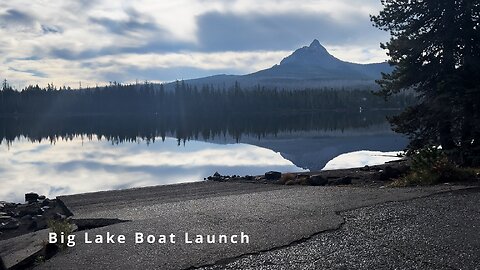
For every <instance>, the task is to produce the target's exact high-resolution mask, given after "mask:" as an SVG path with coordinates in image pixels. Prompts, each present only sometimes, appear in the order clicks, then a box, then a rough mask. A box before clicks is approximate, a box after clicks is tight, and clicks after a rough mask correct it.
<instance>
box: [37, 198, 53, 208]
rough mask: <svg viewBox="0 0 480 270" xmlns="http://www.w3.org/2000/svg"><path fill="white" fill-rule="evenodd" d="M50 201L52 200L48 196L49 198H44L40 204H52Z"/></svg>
mask: <svg viewBox="0 0 480 270" xmlns="http://www.w3.org/2000/svg"><path fill="white" fill-rule="evenodd" d="M50 202H51V201H50V200H49V199H48V198H47V199H44V200H43V201H41V203H40V204H41V205H42V206H47V205H49V204H50Z"/></svg>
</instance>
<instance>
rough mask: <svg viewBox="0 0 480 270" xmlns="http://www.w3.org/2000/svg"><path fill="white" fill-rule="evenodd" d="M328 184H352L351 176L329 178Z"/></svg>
mask: <svg viewBox="0 0 480 270" xmlns="http://www.w3.org/2000/svg"><path fill="white" fill-rule="evenodd" d="M328 184H329V185H331V186H339V185H350V184H352V178H351V177H350V176H345V177H342V178H338V179H334V180H330V181H328Z"/></svg>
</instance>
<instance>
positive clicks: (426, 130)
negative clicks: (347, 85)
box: [371, 0, 480, 157]
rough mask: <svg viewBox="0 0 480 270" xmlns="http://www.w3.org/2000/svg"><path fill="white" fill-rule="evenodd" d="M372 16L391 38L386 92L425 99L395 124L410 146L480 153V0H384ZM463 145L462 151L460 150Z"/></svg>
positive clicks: (382, 91)
mask: <svg viewBox="0 0 480 270" xmlns="http://www.w3.org/2000/svg"><path fill="white" fill-rule="evenodd" d="M382 5H383V10H382V11H381V12H380V14H379V15H377V16H372V17H371V19H372V21H373V23H374V25H375V26H376V27H378V28H380V29H383V30H386V31H389V32H390V34H391V39H390V41H389V42H388V43H386V44H382V45H381V47H382V48H383V49H387V50H388V55H389V56H390V58H391V59H390V63H391V64H392V65H394V66H395V70H394V71H393V72H392V73H391V74H384V75H383V79H382V80H380V81H379V84H380V86H381V87H382V90H381V92H380V94H382V95H384V96H385V97H388V96H391V95H393V94H396V93H398V92H400V91H415V92H416V93H417V95H418V99H419V102H418V104H417V105H415V106H412V107H410V108H408V109H407V110H405V111H404V112H403V113H402V114H400V115H399V116H397V117H393V118H392V119H390V120H391V123H392V124H393V126H394V130H396V131H397V132H400V133H405V134H407V135H409V137H410V139H411V144H410V148H411V149H418V148H421V147H423V146H429V145H441V146H442V148H443V149H445V150H447V151H449V150H450V151H449V152H452V153H459V154H460V155H459V156H461V157H465V155H466V154H467V152H468V155H469V156H470V157H472V156H475V155H476V154H474V155H472V152H474V153H478V152H480V147H479V146H480V136H479V135H480V122H479V119H480V108H479V106H480V103H479V101H480V99H479V97H480V29H479V27H480V26H479V16H480V0H382ZM457 150H458V151H457Z"/></svg>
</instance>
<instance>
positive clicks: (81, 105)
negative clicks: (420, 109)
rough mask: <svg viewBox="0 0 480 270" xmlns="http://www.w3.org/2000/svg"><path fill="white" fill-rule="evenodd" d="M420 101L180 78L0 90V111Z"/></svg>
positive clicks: (280, 107) (200, 109)
mask: <svg viewBox="0 0 480 270" xmlns="http://www.w3.org/2000/svg"><path fill="white" fill-rule="evenodd" d="M414 102H415V97H414V96H413V95H410V94H402V95H398V96H395V97H393V98H390V99H389V100H388V101H385V100H384V99H383V98H381V97H378V96H375V95H373V94H372V93H371V91H370V90H360V89H359V90H335V89H327V88H323V89H304V90H295V91H290V90H279V89H267V88H265V87H260V86H257V87H253V88H242V87H241V86H240V85H239V84H238V83H237V84H235V86H233V87H231V88H223V89H220V88H214V87H212V86H208V85H205V86H202V87H197V86H191V85H188V84H187V83H185V82H183V81H177V82H176V83H175V87H174V90H173V91H167V90H165V89H164V85H160V86H158V85H156V84H152V83H148V82H145V83H142V84H126V85H124V84H119V83H115V82H114V83H111V84H110V85H108V86H104V87H95V88H88V89H77V90H73V89H70V88H65V87H61V88H57V87H55V86H53V85H50V84H49V85H48V86H47V87H43V88H41V87H39V86H38V85H35V86H33V85H31V86H28V87H25V88H24V89H22V90H15V89H13V88H12V87H10V86H9V85H8V84H7V83H6V82H4V83H3V87H2V89H1V91H0V114H2V115H19V114H20V115H21V114H35V115H36V114H55V115H77V114H80V115H83V114H143V113H146V114H155V113H156V114H180V115H181V114H198V113H203V114H210V113H244V112H248V113H262V112H269V113H271V112H287V113H288V112H306V111H318V110H338V111H349V110H355V111H358V110H359V107H362V109H363V110H368V109H399V108H405V107H406V106H408V105H411V104H413V103H414Z"/></svg>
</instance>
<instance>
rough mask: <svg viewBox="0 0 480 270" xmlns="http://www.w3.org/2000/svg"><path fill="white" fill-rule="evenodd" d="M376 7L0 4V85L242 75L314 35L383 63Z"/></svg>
mask: <svg viewBox="0 0 480 270" xmlns="http://www.w3.org/2000/svg"><path fill="white" fill-rule="evenodd" d="M380 8H381V6H380V0H337V1H327V0H317V1H308V0H307V1H296V0H290V1H289V0H264V1H255V0H238V1H226V0H225V1H215V0H212V1H207V0H175V1H156V0H137V1H126V0H48V1H47V0H2V1H1V2H0V78H7V79H8V80H9V81H10V82H11V83H12V84H13V85H14V86H16V87H18V86H21V87H23V86H24V85H26V84H35V83H39V84H41V85H46V84H47V83H51V82H53V83H55V84H56V85H60V86H62V85H68V86H72V87H78V83H79V81H82V85H83V86H87V85H88V86H94V85H95V84H104V83H107V82H108V81H113V80H116V81H120V82H132V81H135V80H136V79H138V80H141V81H143V80H149V81H172V80H175V79H189V78H196V77H203V76H208V75H214V74H219V73H227V74H246V73H250V72H254V71H257V70H259V69H264V68H268V67H270V66H272V65H274V64H276V63H279V62H280V61H281V60H282V58H283V57H286V56H287V55H288V54H290V53H291V52H292V51H293V50H295V49H297V48H299V47H302V46H305V45H308V44H309V43H310V42H311V41H312V40H313V39H315V38H317V39H318V40H319V41H320V42H321V43H322V44H323V45H324V46H325V47H326V48H327V49H328V50H329V51H330V52H331V53H332V54H333V55H335V56H337V57H338V58H340V59H343V60H348V61H352V62H360V63H368V62H381V61H383V60H385V59H386V55H385V53H384V52H383V51H382V50H381V49H380V48H379V43H380V42H384V41H386V40H387V39H388V35H387V33H385V32H382V31H380V30H377V29H375V28H374V27H373V26H371V23H370V21H369V14H376V13H378V11H379V10H380Z"/></svg>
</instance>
